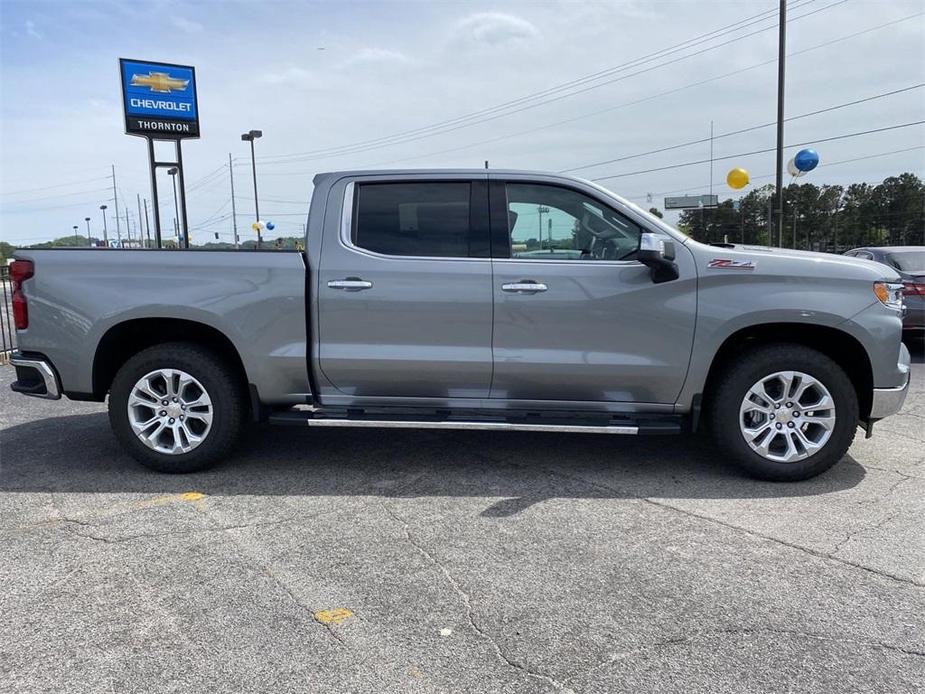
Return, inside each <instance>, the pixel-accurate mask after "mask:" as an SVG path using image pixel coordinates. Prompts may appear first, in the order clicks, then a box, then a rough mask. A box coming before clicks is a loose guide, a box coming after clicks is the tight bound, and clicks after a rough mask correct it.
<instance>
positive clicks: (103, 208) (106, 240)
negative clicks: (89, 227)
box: [100, 205, 109, 248]
mask: <svg viewBox="0 0 925 694" xmlns="http://www.w3.org/2000/svg"><path fill="white" fill-rule="evenodd" d="M100 212H102V213H103V245H104V246H106V248H109V235H108V234H107V233H106V205H100Z"/></svg>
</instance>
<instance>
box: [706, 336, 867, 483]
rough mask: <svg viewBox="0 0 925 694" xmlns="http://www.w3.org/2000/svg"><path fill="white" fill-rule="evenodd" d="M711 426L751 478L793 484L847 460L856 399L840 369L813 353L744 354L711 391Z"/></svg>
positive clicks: (777, 348) (773, 350)
mask: <svg viewBox="0 0 925 694" xmlns="http://www.w3.org/2000/svg"><path fill="white" fill-rule="evenodd" d="M710 405H711V406H710V411H709V413H708V417H709V425H710V428H711V430H712V433H713V436H714V438H715V440H716V441H717V443H718V444H719V445H720V447H721V448H722V449H723V450H725V451H727V452H729V453H730V454H731V455H732V457H733V459H734V460H735V461H736V462H737V463H738V464H739V465H740V466H741V467H743V468H744V469H745V470H746V471H747V472H748V473H749V474H751V475H752V476H754V477H759V478H761V479H767V480H776V481H796V480H804V479H808V478H810V477H814V476H816V475H818V474H820V473H822V472H824V471H825V470H828V469H829V468H830V467H832V465H834V464H835V463H837V462H838V461H839V460H841V459H842V457H844V455H845V453H846V452H847V451H848V448H849V447H850V446H851V442H852V441H853V440H854V434H855V431H856V429H857V422H858V399H857V394H856V393H855V390H854V386H853V385H852V384H851V381H850V379H849V378H848V376H847V374H845V372H844V371H843V370H842V368H841V367H840V366H839V365H838V364H837V363H835V362H834V361H833V360H832V359H830V358H829V357H827V356H826V355H824V354H822V353H820V352H817V351H816V350H814V349H811V348H808V347H804V346H802V345H794V344H776V345H766V346H764V347H759V348H756V349H755V350H753V351H749V352H745V354H744V355H743V356H742V357H741V358H739V360H738V361H737V362H736V363H735V364H732V365H730V366H728V367H727V368H726V369H725V371H723V372H722V374H721V376H720V378H719V381H718V382H717V384H716V386H715V388H713V389H712V391H711V403H710Z"/></svg>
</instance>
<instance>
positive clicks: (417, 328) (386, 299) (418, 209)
mask: <svg viewBox="0 0 925 694" xmlns="http://www.w3.org/2000/svg"><path fill="white" fill-rule="evenodd" d="M342 217H343V218H342V220H338V223H336V224H331V225H329V224H327V223H326V224H325V232H324V233H325V236H324V243H323V246H322V261H321V269H320V272H319V276H318V282H317V285H316V286H317V291H318V301H319V309H320V310H319V319H318V320H319V357H320V368H321V372H322V374H323V375H324V377H325V378H326V379H327V380H328V382H329V383H330V384H331V386H333V390H328V391H327V392H326V391H325V387H324V386H322V397H323V398H324V395H325V394H327V395H328V396H331V395H341V396H346V397H347V398H348V399H349V398H355V399H362V398H370V397H372V398H378V397H386V398H391V399H394V398H438V399H441V400H447V399H456V398H485V397H488V393H489V387H490V383H491V368H492V364H491V329H492V323H491V316H492V291H491V259H490V258H489V242H488V238H489V230H488V186H487V181H486V179H484V178H482V179H481V180H478V179H475V180H473V179H471V177H470V178H460V177H455V178H443V179H440V180H426V179H425V180H420V179H418V180H407V181H404V180H403V181H395V180H382V179H381V178H380V179H377V178H376V177H370V178H366V179H364V178H360V179H358V180H357V181H355V182H353V183H350V184H349V185H348V186H347V190H346V193H345V197H344V211H343V214H342ZM328 401H329V402H334V400H332V399H331V398H330V397H329V399H328ZM348 401H349V400H348Z"/></svg>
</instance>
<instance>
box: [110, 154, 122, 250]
mask: <svg viewBox="0 0 925 694" xmlns="http://www.w3.org/2000/svg"><path fill="white" fill-rule="evenodd" d="M112 201H113V202H112V206H113V209H114V212H113V214H115V216H116V235H117V236H118V237H119V246H120V247H121V246H122V229H121V228H120V227H119V193H118V192H117V191H116V165H115V164H113V165H112Z"/></svg>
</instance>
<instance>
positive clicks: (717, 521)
mask: <svg viewBox="0 0 925 694" xmlns="http://www.w3.org/2000/svg"><path fill="white" fill-rule="evenodd" d="M498 462H502V463H506V464H507V465H512V466H514V467H518V468H520V469H528V468H525V467H524V466H523V465H520V464H518V463H515V462H512V461H498ZM529 469H539V470H543V471H544V472H547V473H549V474H550V475H556V476H558V477H561V478H563V479H567V480H572V481H574V482H579V483H581V484H585V485H588V486H590V487H598V488H600V489H604V490H606V491H608V492H610V493H612V494H620V495H622V496H623V497H624V498H628V499H636V500H637V501H642V502H643V503H647V504H651V505H652V506H657V507H658V508H662V509H666V510H669V511H674V512H675V513H680V514H682V515H685V516H689V517H691V518H697V519H699V520H702V521H707V522H708V523H715V524H717V525H722V526H723V527H726V528H729V529H731V530H737V531H739V532H742V533H746V534H747V535H751V536H753V537H758V538H761V539H762V540H767V541H769V542H775V543H777V544H780V545H784V546H785V547H790V548H791V549H795V550H798V551H800V552H805V553H806V554H810V555H812V556H814V557H818V558H820V559H828V560H829V561H834V562H838V563H839V564H843V565H845V566H850V567H852V568H855V569H860V570H861V571H866V572H868V573H872V574H875V575H877V576H881V577H883V578H888V579H890V580H893V581H896V582H898V583H905V584H907V585H912V586H915V587H916V588H925V583H919V582H918V581H916V580H914V579H911V578H905V577H903V576H897V575H895V574H891V573H889V572H886V571H882V570H880V569H874V568H872V567H870V566H864V565H863V564H858V563H856V562H853V561H849V560H847V559H843V558H842V557H837V556H835V555H834V554H833V553H827V552H821V551H819V550H816V549H812V548H811V547H804V546H802V545H798V544H795V543H793V542H788V541H787V540H781V539H780V538H777V537H774V536H772V535H766V534H764V533H760V532H758V531H756V530H752V529H750V528H745V527H742V526H740V525H735V524H734V523H729V522H728V521H724V520H720V519H719V518H713V517H712V516H708V515H705V514H702V513H697V512H695V511H690V510H688V509H684V508H680V507H678V506H673V505H672V504H669V503H667V502H665V501H656V500H655V499H652V498H649V497H643V496H632V495H630V494H628V493H627V492H626V491H625V490H620V489H617V488H615V487H611V486H609V485H606V484H602V483H601V482H595V481H592V480H586V479H585V478H583V477H577V476H575V475H569V474H567V473H564V472H559V471H558V470H552V469H550V468H547V467H540V468H529Z"/></svg>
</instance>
